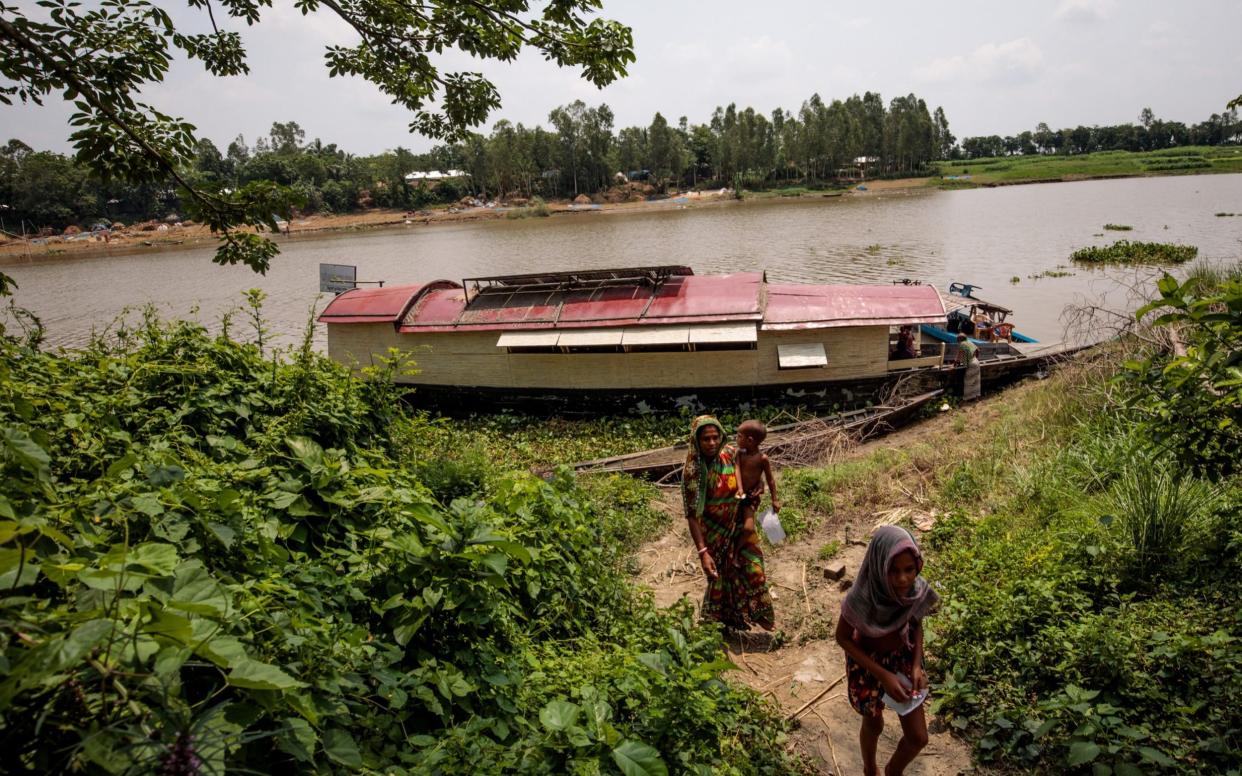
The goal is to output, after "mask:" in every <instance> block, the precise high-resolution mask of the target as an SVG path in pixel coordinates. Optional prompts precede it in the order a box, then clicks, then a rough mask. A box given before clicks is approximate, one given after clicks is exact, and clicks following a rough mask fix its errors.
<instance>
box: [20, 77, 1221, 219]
mask: <svg viewBox="0 0 1242 776" xmlns="http://www.w3.org/2000/svg"><path fill="white" fill-rule="evenodd" d="M548 119H549V127H548V128H546V129H545V128H544V127H542V126H535V127H526V126H524V125H522V124H514V123H511V122H509V121H504V120H502V121H499V122H497V123H496V124H495V125H494V127H493V128H492V131H491V133H490V134H488V135H483V134H478V133H475V134H471V135H470V136H468V137H467V138H466V139H465V140H464V141H462V142H458V143H451V144H443V145H438V146H436V147H434V148H432V149H431V150H430V151H429V152H427V153H422V154H416V153H413V152H411V151H410V150H408V149H405V148H402V147H397V148H396V149H394V150H392V151H387V152H384V153H381V154H376V155H373V156H359V155H356V154H352V153H350V152H348V151H346V150H345V149H343V148H340V147H339V146H338V145H337V144H335V143H325V142H323V141H322V140H320V139H318V138H315V139H313V140H311V141H309V142H308V141H307V140H306V132H305V130H303V128H302V127H300V126H299V125H298V124H297V123H296V122H293V121H290V122H276V123H274V124H272V127H271V129H270V131H269V133H268V135H267V136H264V137H260V138H258V139H256V140H255V141H254V144H253V145H250V144H248V143H247V142H246V140H245V138H243V137H242V136H241V135H238V136H237V138H235V139H234V140H233V141H232V142H231V143H229V144H228V145H227V146H226V147H225V149H223V150H221V149H220V148H218V147H217V146H216V145H215V144H214V143H212V142H211V141H210V140H206V139H202V140H200V141H199V142H198V145H197V147H196V153H195V156H194V160H193V162H192V164H191V165H190V166H189V168H188V169H185V170H183V177H184V178H185V179H186V180H187V181H188V182H190V183H191V184H192V185H195V186H198V187H202V188H205V189H207V190H212V189H214V190H233V189H238V188H241V187H243V186H247V185H248V184H253V183H263V182H270V183H275V184H280V185H284V186H290V187H292V188H293V189H294V190H295V191H296V193H297V194H298V196H299V198H300V200H301V202H302V204H301V206H300V208H299V210H300V212H302V213H318V212H331V213H348V212H354V211H359V210H366V209H369V208H373V207H378V208H405V209H418V208H423V207H428V206H431V205H434V204H437V203H440V204H443V203H449V202H455V201H457V200H459V199H461V198H462V197H465V196H478V197H483V198H487V199H496V198H505V197H527V198H529V197H545V198H569V197H575V196H578V195H580V194H586V195H593V194H597V193H599V192H601V191H603V190H605V189H607V188H609V187H610V186H614V185H616V184H617V183H618V182H619V181H624V180H627V179H634V180H639V181H642V182H644V183H645V184H647V185H649V186H650V187H651V188H650V189H645V191H651V192H656V193H663V192H666V191H668V190H670V189H690V188H699V189H710V188H720V187H745V188H750V189H762V188H767V187H776V186H793V185H802V186H820V185H824V184H828V183H833V182H837V181H840V180H841V179H843V178H844V179H854V178H857V177H861V176H864V175H865V177H867V178H873V177H883V176H905V175H912V174H920V173H926V172H929V171H930V170H931V165H932V163H933V162H934V161H935V160H937V159H962V158H981V157H992V156H1006V155H1033V154H1063V155H1073V154H1082V153H1090V152H1093V151H1103V150H1126V151H1149V150H1159V149H1165V148H1171V147H1177V146H1182V145H1221V144H1228V143H1237V142H1239V141H1240V140H1242V122H1239V121H1238V117H1237V111H1236V110H1234V109H1230V110H1227V111H1225V112H1224V113H1222V114H1213V115H1212V116H1211V117H1210V118H1209V119H1208V120H1206V121H1204V122H1201V123H1199V124H1193V125H1186V124H1183V123H1181V122H1174V121H1164V120H1161V119H1158V118H1156V117H1155V116H1154V114H1153V113H1152V111H1151V110H1150V109H1144V110H1143V112H1142V114H1141V115H1140V121H1139V123H1138V124H1123V125H1117V126H1108V127H1076V128H1074V129H1069V128H1066V129H1061V130H1055V131H1054V130H1051V129H1049V128H1048V125H1047V124H1042V123H1041V124H1040V125H1039V126H1038V127H1037V128H1036V129H1035V131H1033V132H1030V131H1028V132H1022V133H1019V134H1018V135H1015V136H1011V137H1005V138H1001V137H999V136H986V137H969V138H965V139H964V140H962V141H961V143H960V144H959V143H957V142H956V138H955V137H954V136H953V134H952V132H951V131H950V130H949V123H948V119H947V118H946V116H945V113H944V111H943V110H942V109H941V108H936V109H935V110H934V111H929V110H928V108H927V105H926V103H925V102H924V101H923V100H922V99H919V98H918V97H917V96H915V95H913V94H911V95H907V96H904V97H898V98H896V99H894V100H892V101H891V102H889V104H888V105H885V103H884V102H883V100H882V98H881V97H880V95H879V94H876V93H874V92H866V93H865V94H863V95H862V96H859V95H854V96H852V97H850V98H848V99H845V100H833V101H831V102H824V101H823V100H822V99H821V98H820V96H819V95H812V96H811V98H810V99H808V100H806V101H805V102H804V103H803V104H802V106H801V107H800V108H799V110H797V111H796V112H795V111H786V110H783V109H779V108H778V109H776V110H774V111H772V113H771V114H770V115H765V114H763V113H761V112H758V111H756V110H755V109H753V108H749V107H748V108H744V109H739V108H738V107H737V106H736V105H732V104H731V105H729V106H727V107H719V108H717V109H716V110H715V111H714V112H713V114H712V116H711V117H710V119H709V120H708V121H706V122H704V123H702V124H690V123H689V122H688V121H687V119H686V118H685V117H684V116H683V117H681V118H680V119H679V120H678V121H677V122H676V123H672V122H670V121H669V120H668V119H666V118H665V117H664V116H663V115H662V114H660V113H656V114H655V116H654V117H653V118H652V121H651V123H650V124H649V125H647V126H631V127H622V128H620V129H619V130H614V116H613V113H612V111H611V109H609V107H608V106H607V105H605V104H601V105H599V106H596V107H590V106H588V105H586V104H585V103H583V102H582V101H577V102H574V103H572V104H570V105H565V106H561V107H558V108H556V109H554V110H553V111H551V113H550V114H549V117H548ZM448 170H461V171H464V172H465V173H467V175H464V176H460V177H457V178H453V179H448V180H444V181H440V182H438V183H428V182H425V181H424V182H419V181H409V180H407V179H406V177H405V176H406V175H407V174H408V173H410V172H414V171H448ZM619 174H620V176H621V177H620V178H619V177H618V175H619ZM181 210H182V208H181V201H180V194H179V191H178V189H177V187H176V186H175V185H174V184H173V183H172V181H167V182H162V183H160V182H157V183H145V184H141V185H134V184H129V183H124V182H121V181H117V180H113V181H107V182H105V181H100V180H98V179H96V178H94V177H92V176H91V175H90V174H89V173H88V171H87V169H86V167H85V166H84V165H80V164H78V163H77V162H76V161H75V160H74V159H73V158H72V157H69V156H64V155H62V154H58V153H54V152H50V151H35V150H33V149H32V148H30V146H28V145H26V144H25V143H23V142H21V141H20V140H10V141H9V142H8V143H7V144H6V145H4V146H2V147H0V221H2V222H3V224H2V225H0V228H3V229H6V230H7V231H9V232H10V233H20V232H21V231H23V230H27V231H32V230H37V229H39V228H44V227H52V228H56V229H61V228H64V227H65V226H66V225H69V224H78V225H81V226H84V227H85V226H89V225H91V224H93V223H97V222H100V221H107V222H112V221H117V220H120V221H123V222H125V223H130V222H133V221H145V220H150V219H158V218H165V217H169V216H171V215H175V214H177V213H179V212H181Z"/></svg>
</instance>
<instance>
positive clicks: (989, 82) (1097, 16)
mask: <svg viewBox="0 0 1242 776" xmlns="http://www.w3.org/2000/svg"><path fill="white" fill-rule="evenodd" d="M273 2H274V5H275V8H273V9H270V10H267V11H265V14H264V17H263V21H262V22H261V23H260V24H259V25H257V26H256V27H253V28H246V27H245V26H244V24H242V23H240V22H237V21H235V20H228V22H227V28H228V29H236V30H239V31H241V32H242V33H243V36H244V40H245V43H246V46H247V49H248V51H249V62H250V67H251V73H250V75H249V76H247V77H238V78H228V79H220V78H214V77H211V76H209V75H207V74H206V73H205V72H204V71H203V70H202V67H201V65H198V64H195V63H191V62H184V61H181V62H177V63H175V64H174V66H173V68H172V70H171V71H170V73H169V77H168V79H167V80H166V81H165V82H164V83H163V84H159V85H157V86H156V87H153V88H151V89H150V90H149V92H148V93H147V94H146V95H145V100H146V101H147V102H150V103H151V104H153V105H155V106H156V107H157V108H159V109H160V110H161V111H163V112H165V113H170V114H172V115H175V116H180V117H183V118H185V119H186V120H188V121H190V122H191V123H193V124H195V125H196V126H197V127H198V128H199V134H200V135H201V136H205V137H208V138H211V139H212V140H213V141H215V142H216V144H217V145H218V146H220V148H221V150H223V149H224V148H225V146H226V145H227V144H228V142H229V141H230V140H232V139H233V138H234V137H235V136H236V135H238V134H239V133H240V134H243V135H244V136H245V138H246V141H247V142H248V143H250V144H251V145H253V143H254V140H255V138H256V137H257V136H259V135H264V134H266V133H267V130H268V128H269V127H270V126H271V124H272V122H273V121H290V120H292V121H296V122H298V123H299V124H300V125H301V126H302V127H303V128H304V129H305V130H306V134H307V139H308V140H310V139H312V138H315V137H319V138H322V139H323V140H324V142H330V143H337V144H338V145H339V146H341V147H342V148H344V149H347V150H349V151H352V152H354V153H359V154H371V153H377V152H379V151H382V150H385V149H391V148H394V147H396V146H399V145H400V146H405V147H407V148H412V149H414V150H416V151H417V150H425V149H427V148H429V147H430V146H431V145H432V143H431V142H430V141H428V140H426V139H424V138H421V137H419V136H415V135H411V134H409V131H408V129H407V125H408V122H409V117H408V115H407V114H406V113H405V112H404V111H403V110H401V109H398V108H396V107H394V106H392V105H390V104H389V103H388V100H387V99H386V98H385V97H384V96H383V95H382V94H380V92H379V91H378V90H377V89H376V88H375V87H373V86H371V85H370V84H369V83H367V82H365V81H363V80H361V79H345V78H329V77H328V75H327V70H326V69H325V67H324V65H323V48H324V46H325V44H328V43H338V44H348V43H350V42H351V41H352V36H351V34H350V31H349V30H348V28H346V27H345V26H344V24H343V23H341V22H339V21H334V19H333V18H332V17H330V15H329V14H328V13H326V12H320V13H318V14H315V15H312V16H310V17H303V16H302V15H301V14H300V13H299V12H297V11H296V10H294V9H293V6H292V0H273ZM21 5H22V6H24V7H27V8H29V7H30V5H31V4H30V3H28V2H22V3H21ZM162 5H166V7H168V8H170V10H173V9H175V18H177V19H178V20H179V22H180V21H184V22H185V23H187V24H189V25H194V26H198V27H201V25H202V24H203V23H204V20H203V18H200V14H199V13H198V12H194V11H190V10H188V9H186V8H184V6H183V5H182V4H179V3H178V4H171V3H163V4H162ZM535 5H539V0H535ZM604 15H605V16H607V17H609V18H613V19H617V20H618V21H621V22H622V23H624V24H628V25H629V26H630V27H632V28H633V30H634V44H635V53H636V54H637V57H638V61H637V62H636V63H634V65H632V66H631V68H630V74H629V76H628V77H626V78H624V79H622V80H621V81H618V82H617V83H614V84H613V85H612V86H609V87H608V88H606V89H603V90H599V89H596V88H595V87H593V86H591V85H590V84H588V83H586V82H585V81H582V80H580V79H579V78H578V76H577V73H576V72H575V71H573V70H560V69H558V68H556V67H555V66H553V65H550V64H548V63H546V62H544V61H543V60H542V59H541V58H540V57H538V56H532V55H528V56H524V57H523V58H522V59H520V60H519V61H518V62H516V63H514V64H510V65H504V64H498V63H486V64H480V63H478V62H476V61H475V60H472V59H471V58H469V57H465V56H462V55H460V54H455V55H451V56H449V57H446V60H445V64H446V67H447V69H469V70H481V71H482V72H484V73H486V74H488V75H489V76H491V77H492V78H493V80H494V81H495V82H496V84H497V86H498V88H499V90H500V94H501V99H502V100H503V105H502V107H501V108H500V110H499V111H497V112H496V113H494V114H493V116H492V117H491V119H489V121H488V123H487V129H490V126H491V125H492V124H494V123H495V121H496V120H499V119H501V118H507V119H509V120H510V121H513V122H515V123H516V122H521V123H524V124H527V125H528V126H529V125H534V124H540V123H542V124H544V125H545V126H546V125H547V123H548V122H547V116H548V111H549V110H551V109H552V108H554V107H556V106H557V105H562V104H566V103H569V102H572V101H573V100H575V99H582V100H585V101H586V102H588V103H589V104H592V105H594V104H598V103H599V102H606V103H607V104H608V105H609V106H610V107H611V108H612V110H613V112H614V113H615V115H616V125H617V127H622V126H629V125H633V124H642V125H646V124H648V123H650V121H651V117H652V115H653V114H654V113H655V112H656V111H660V112H661V113H663V114H664V115H665V117H666V118H668V119H669V121H670V122H673V123H675V122H676V121H677V118H678V117H680V116H686V117H688V118H689V120H690V122H691V123H700V122H704V121H707V120H708V119H709V117H710V116H711V112H712V110H713V109H714V108H715V107H716V106H717V105H727V104H728V103H730V102H735V103H737V105H738V106H739V108H741V107H746V106H751V107H754V108H755V109H756V110H759V111H762V112H764V113H770V112H771V111H772V109H774V108H777V107H780V108H785V109H789V110H795V111H796V110H797V109H798V107H799V106H800V105H801V104H802V102H803V101H804V100H805V99H806V98H807V97H809V96H810V95H811V94H813V93H819V95H820V96H821V97H823V98H824V99H825V101H828V100H831V99H834V98H845V97H848V96H849V95H851V94H854V93H860V94H861V93H862V92H864V91H867V90H871V91H878V92H880V94H881V95H883V97H884V100H885V102H887V101H888V100H890V99H892V98H893V97H895V96H898V95H901V94H907V93H910V92H913V93H915V94H916V95H918V96H919V97H922V98H924V99H925V100H926V101H927V104H928V106H929V108H931V109H934V108H935V107H936V106H937V105H939V106H943V107H944V110H945V112H946V114H947V115H948V119H949V124H950V128H951V129H952V131H953V132H954V134H956V135H957V136H958V138H959V139H960V138H962V137H966V136H971V135H981V134H999V135H1012V134H1016V133H1018V132H1021V131H1022V130H1024V129H1034V127H1035V125H1036V123H1038V122H1040V121H1045V122H1047V123H1048V124H1049V125H1050V126H1052V127H1053V128H1059V127H1062V126H1074V125H1078V124H1087V125H1090V124H1116V123H1122V122H1127V121H1129V122H1135V121H1137V119H1138V114H1139V111H1140V110H1141V109H1142V108H1143V107H1144V106H1150V107H1151V109H1152V110H1153V111H1155V113H1156V115H1157V116H1158V117H1160V118H1164V119H1169V120H1177V121H1184V122H1187V123H1192V122H1199V121H1202V120H1204V119H1206V118H1207V117H1208V116H1209V115H1210V114H1212V113H1216V112H1220V111H1222V110H1223V108H1224V105H1225V103H1226V102H1228V101H1229V100H1230V99H1232V98H1233V97H1235V96H1237V95H1238V94H1239V93H1242V45H1239V43H1238V40H1237V37H1236V36H1237V35H1238V33H1239V31H1240V30H1242V2H1238V0H1183V2H1180V3H1169V2H1167V0H1164V1H1158V0H1048V2H1040V0H1027V1H1026V2H1010V1H1009V0H966V1H962V2H938V3H936V2H926V0H918V1H912V0H902V1H901V2H885V1H884V0H872V2H836V1H835V0H831V1H829V0H767V2H760V3H755V2H753V1H752V2H741V1H740V0H710V1H709V0H664V1H662V2H656V1H655V0H604ZM222 26H225V25H222ZM69 113H70V110H69V109H67V108H66V107H65V106H63V105H61V104H58V101H57V100H56V99H55V98H53V99H51V100H49V101H48V105H46V106H45V107H42V108H39V107H30V106H24V107H23V106H16V107H4V106H0V142H2V141H3V140H5V139H7V138H9V137H17V138H20V139H22V140H24V141H25V142H26V143H28V144H30V145H31V146H33V147H35V148H39V149H43V148H49V149H54V150H61V151H67V150H69V144H68V141H67V136H68V134H69V128H68V126H67V118H68V116H69Z"/></svg>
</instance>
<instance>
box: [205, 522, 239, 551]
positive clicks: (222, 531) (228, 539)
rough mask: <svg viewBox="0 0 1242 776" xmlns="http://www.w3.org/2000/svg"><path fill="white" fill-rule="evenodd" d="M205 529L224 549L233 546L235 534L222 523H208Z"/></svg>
mask: <svg viewBox="0 0 1242 776" xmlns="http://www.w3.org/2000/svg"><path fill="white" fill-rule="evenodd" d="M207 527H208V528H210V529H211V532H212V533H213V534H215V537H216V538H217V539H219V540H220V543H221V544H223V545H224V549H226V550H227V549H230V548H231V547H232V546H233V539H234V538H235V537H236V536H237V532H236V531H234V530H233V529H232V528H229V527H228V526H227V525H225V524H223V523H208V524H207Z"/></svg>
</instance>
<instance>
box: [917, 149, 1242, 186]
mask: <svg viewBox="0 0 1242 776" xmlns="http://www.w3.org/2000/svg"><path fill="white" fill-rule="evenodd" d="M938 166H939V174H940V176H942V177H941V179H935V178H933V182H934V185H943V186H948V187H954V188H962V187H965V186H970V185H988V184H1009V183H1028V182H1038V181H1056V180H1062V181H1070V180H1081V179H1084V178H1099V177H1113V176H1128V175H1183V174H1198V173H1213V172H1242V148H1239V147H1237V146H1183V147H1181V148H1169V149H1165V150H1162V151H1150V152H1145V153H1134V152H1130V151H1101V152H1098V153H1093V154H1082V155H1078V156H1003V157H994V158H989V159H971V160H969V161H944V162H939V163H938ZM964 175H969V176H970V178H969V179H968V180H963V179H961V177H960V176H964ZM947 176H956V177H952V178H948V179H945V177H947Z"/></svg>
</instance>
